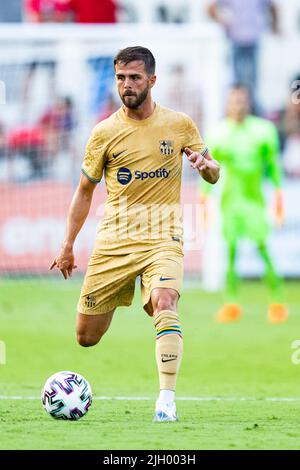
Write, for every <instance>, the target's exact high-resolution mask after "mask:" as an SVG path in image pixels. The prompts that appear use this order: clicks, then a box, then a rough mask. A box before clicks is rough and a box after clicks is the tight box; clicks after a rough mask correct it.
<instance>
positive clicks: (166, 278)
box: [159, 276, 176, 281]
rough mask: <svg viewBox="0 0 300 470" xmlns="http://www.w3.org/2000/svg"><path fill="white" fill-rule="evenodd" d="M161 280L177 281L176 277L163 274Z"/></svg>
mask: <svg viewBox="0 0 300 470" xmlns="http://www.w3.org/2000/svg"><path fill="white" fill-rule="evenodd" d="M159 280H160V281H175V280H176V277H163V276H160V278H159Z"/></svg>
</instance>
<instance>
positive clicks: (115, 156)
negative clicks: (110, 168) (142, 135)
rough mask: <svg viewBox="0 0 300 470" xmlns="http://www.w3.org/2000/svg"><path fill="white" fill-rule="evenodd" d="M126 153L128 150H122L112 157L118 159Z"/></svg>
mask: <svg viewBox="0 0 300 470" xmlns="http://www.w3.org/2000/svg"><path fill="white" fill-rule="evenodd" d="M124 152H126V150H122V152H118V153H113V154H112V156H113V158H117V157H119V156H120V155H122V153H124Z"/></svg>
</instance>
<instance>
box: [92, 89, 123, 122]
mask: <svg viewBox="0 0 300 470" xmlns="http://www.w3.org/2000/svg"><path fill="white" fill-rule="evenodd" d="M119 107H120V104H119V103H117V102H116V100H115V98H114V96H113V95H112V94H110V95H109V96H108V98H107V102H106V104H105V106H104V108H103V110H102V112H101V114H100V116H99V117H98V120H97V121H98V122H100V121H104V119H107V118H109V116H111V115H112V114H113V113H114V112H115V111H117V110H118V109H119Z"/></svg>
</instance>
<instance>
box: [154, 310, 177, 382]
mask: <svg viewBox="0 0 300 470" xmlns="http://www.w3.org/2000/svg"><path fill="white" fill-rule="evenodd" d="M154 326H155V328H156V331H157V337H156V363H157V368H158V373H159V383H160V390H175V386H176V378H177V373H178V370H179V367H180V363H181V359H182V351H183V341H182V333H181V329H180V325H179V319H178V314H177V313H176V312H172V311H171V310H161V311H160V312H158V313H157V314H156V315H155V317H154Z"/></svg>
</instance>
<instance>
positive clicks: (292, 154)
mask: <svg viewBox="0 0 300 470" xmlns="http://www.w3.org/2000/svg"><path fill="white" fill-rule="evenodd" d="M293 85H294V86H293ZM292 86H293V90H292V93H291V96H289V100H288V103H287V105H286V108H285V110H284V111H283V112H282V113H281V121H280V126H279V127H280V132H281V134H282V145H283V165H284V169H285V172H286V174H287V175H288V176H290V177H292V178H300V75H299V76H297V77H296V78H295V80H294V81H293V83H292Z"/></svg>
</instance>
